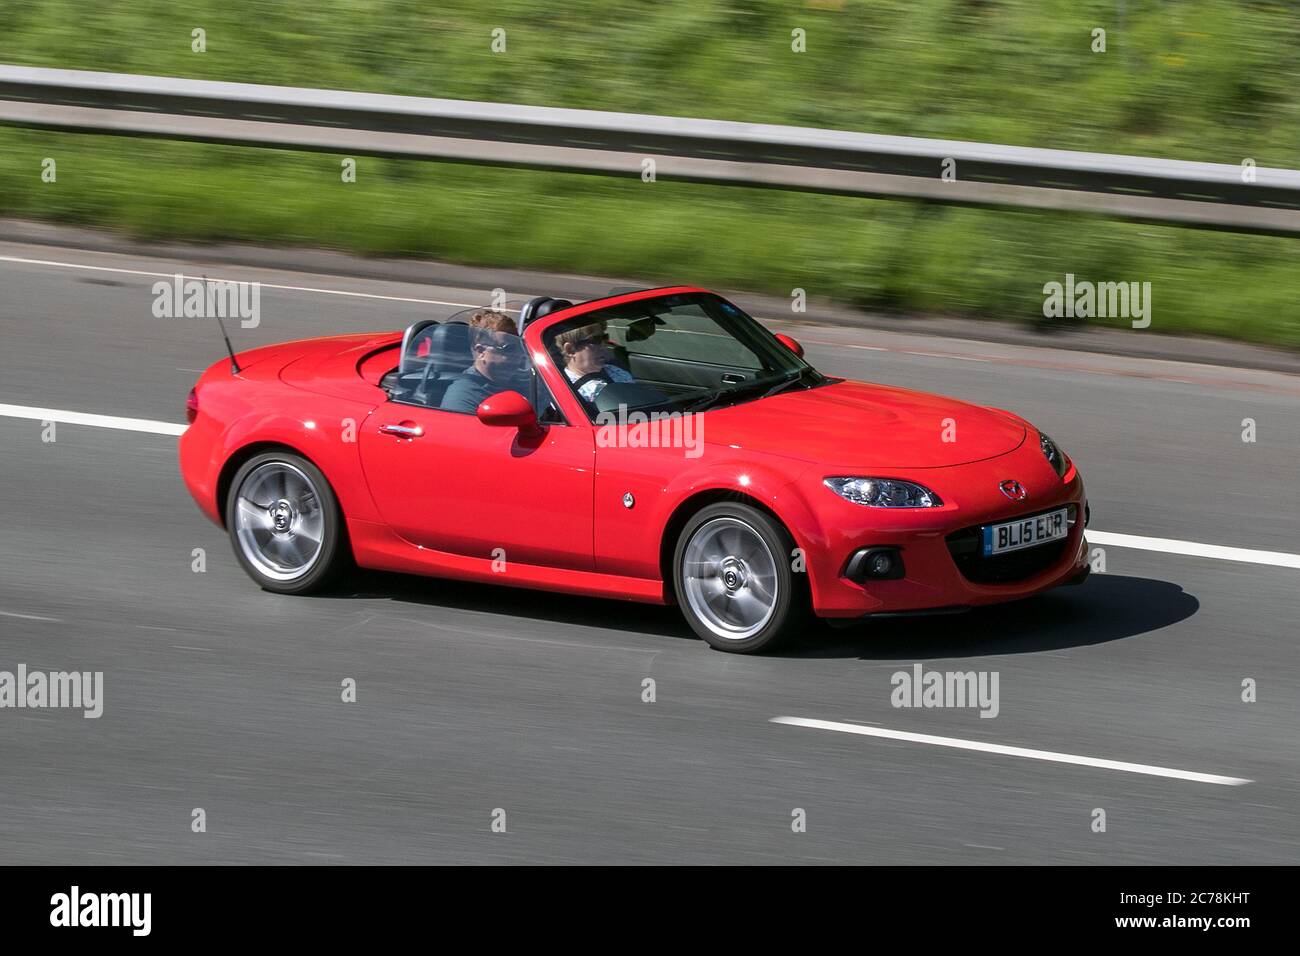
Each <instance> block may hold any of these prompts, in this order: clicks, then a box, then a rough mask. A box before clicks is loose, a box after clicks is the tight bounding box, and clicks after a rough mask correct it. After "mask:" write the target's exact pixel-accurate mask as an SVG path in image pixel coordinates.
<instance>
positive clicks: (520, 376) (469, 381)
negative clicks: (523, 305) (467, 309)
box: [439, 309, 532, 415]
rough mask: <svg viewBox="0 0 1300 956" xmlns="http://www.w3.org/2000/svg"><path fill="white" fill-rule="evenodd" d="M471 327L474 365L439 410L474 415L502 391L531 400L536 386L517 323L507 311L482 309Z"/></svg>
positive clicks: (470, 323) (472, 319)
mask: <svg viewBox="0 0 1300 956" xmlns="http://www.w3.org/2000/svg"><path fill="white" fill-rule="evenodd" d="M469 326H470V329H469V335H470V352H471V353H472V354H473V356H474V364H473V365H472V366H470V367H469V368H467V369H466V370H465V372H464V374H462V375H461V377H460V378H458V379H456V381H454V382H452V383H451V385H450V386H449V387H448V388H447V392H446V394H444V395H443V397H442V403H441V405H440V406H439V407H440V408H442V409H443V410H444V411H450V412H465V413H466V414H469V415H473V414H474V413H475V412H476V411H478V406H479V402H481V401H483V399H485V398H490V397H492V396H493V395H497V394H499V393H501V392H508V391H516V392H519V393H520V394H521V395H523V396H524V397H525V398H527V397H528V394H529V392H530V391H531V388H532V383H531V379H530V376H529V374H528V362H527V356H526V354H525V352H524V342H523V339H521V338H520V337H519V333H518V327H517V326H516V324H515V320H514V319H512V318H511V317H510V316H508V315H506V314H505V313H504V312H495V311H493V310H491V309H480V310H479V311H478V312H475V313H474V315H473V316H471V317H470V320H469Z"/></svg>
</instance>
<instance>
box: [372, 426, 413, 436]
mask: <svg viewBox="0 0 1300 956" xmlns="http://www.w3.org/2000/svg"><path fill="white" fill-rule="evenodd" d="M379 430H380V431H381V432H383V433H384V434H385V435H396V436H397V437H398V438H419V437H420V436H421V435H423V434H424V429H423V428H421V427H420V426H419V425H380V426H379Z"/></svg>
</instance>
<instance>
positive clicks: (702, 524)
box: [673, 502, 809, 654]
mask: <svg viewBox="0 0 1300 956" xmlns="http://www.w3.org/2000/svg"><path fill="white" fill-rule="evenodd" d="M793 549H794V542H793V540H792V539H791V538H790V535H789V533H788V532H787V531H786V530H785V529H784V528H783V527H781V525H780V524H778V523H777V522H776V521H774V520H772V519H771V518H770V517H768V516H767V515H766V514H764V513H763V512H761V511H759V510H758V509H757V508H753V507H751V506H749V505H745V504H738V503H731V502H724V503H720V504H715V505H709V506H708V507H707V508H703V509H701V510H700V511H699V513H697V514H696V515H695V516H694V517H692V518H691V520H690V521H689V522H687V524H686V527H685V528H683V529H682V533H681V535H680V537H679V538H678V540H677V548H676V550H675V552H674V555H673V571H674V582H673V583H674V586H675V588H676V594H677V603H678V604H679V605H680V606H681V609H682V614H683V615H684V616H685V617H686V620H687V622H688V623H689V624H690V625H691V627H692V629H694V631H695V633H696V634H698V635H700V637H702V638H704V640H706V641H708V642H709V644H711V645H712V646H713V647H715V648H717V649H718V650H721V651H731V652H733V653H739V654H751V653H754V652H756V651H761V650H769V649H771V648H772V647H774V646H776V645H777V644H778V643H779V642H780V641H782V640H784V639H785V638H787V637H789V636H790V635H791V634H792V633H793V632H795V631H798V630H799V629H800V628H801V627H802V626H803V625H804V624H806V623H807V620H808V617H809V613H808V603H809V602H808V600H807V592H806V586H805V582H804V581H803V580H802V579H800V578H799V577H798V576H796V575H795V573H794V571H793V569H792V567H791V563H792V562H791V557H790V555H791V552H792V551H793Z"/></svg>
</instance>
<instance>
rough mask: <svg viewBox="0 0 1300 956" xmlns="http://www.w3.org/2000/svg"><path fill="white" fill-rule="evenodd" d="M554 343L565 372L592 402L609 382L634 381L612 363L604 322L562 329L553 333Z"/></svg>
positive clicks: (630, 374)
mask: <svg viewBox="0 0 1300 956" xmlns="http://www.w3.org/2000/svg"><path fill="white" fill-rule="evenodd" d="M555 347H556V348H557V349H559V351H560V355H561V356H562V357H563V359H564V374H565V375H567V376H568V377H569V381H570V382H573V383H574V386H575V387H576V388H577V391H578V394H579V395H580V396H582V398H583V399H584V400H586V401H588V402H595V400H596V396H597V395H599V394H600V393H601V391H602V390H604V388H605V386H606V385H609V384H610V383H611V382H635V381H636V378H635V377H633V375H632V373H631V372H629V371H628V370H627V369H625V368H621V367H620V366H618V365H615V364H614V363H613V358H614V356H613V355H612V354H610V351H609V335H608V333H606V331H605V323H604V322H593V323H592V324H591V325H583V326H579V327H578V328H576V329H569V330H568V331H566V332H561V333H560V334H559V335H557V336H556V337H555Z"/></svg>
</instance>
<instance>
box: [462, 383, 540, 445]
mask: <svg viewBox="0 0 1300 956" xmlns="http://www.w3.org/2000/svg"><path fill="white" fill-rule="evenodd" d="M477 414H478V420H479V421H481V422H482V423H483V424H484V425H494V426H496V427H498V428H517V429H519V432H520V434H523V435H528V436H534V435H540V434H541V433H542V430H543V429H542V426H541V425H539V424H537V412H535V411H534V410H533V406H532V403H531V402H529V401H528V399H526V398H524V397H523V396H522V395H520V394H519V393H518V392H498V393H497V394H495V395H490V396H488V397H487V398H485V399H483V401H481V402H479V403H478V411H477Z"/></svg>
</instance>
